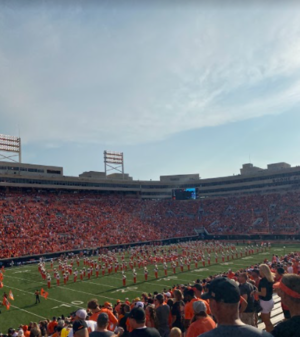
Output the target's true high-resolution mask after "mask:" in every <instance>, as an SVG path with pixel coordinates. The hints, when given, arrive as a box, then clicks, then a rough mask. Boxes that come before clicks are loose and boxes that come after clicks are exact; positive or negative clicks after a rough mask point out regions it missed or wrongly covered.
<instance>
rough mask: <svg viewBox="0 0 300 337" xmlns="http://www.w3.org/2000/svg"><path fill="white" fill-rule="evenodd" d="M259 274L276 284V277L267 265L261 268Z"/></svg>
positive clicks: (262, 265)
mask: <svg viewBox="0 0 300 337" xmlns="http://www.w3.org/2000/svg"><path fill="white" fill-rule="evenodd" d="M259 274H260V276H261V277H263V278H266V279H267V280H268V281H269V282H274V275H273V273H272V272H271V270H270V267H269V266H268V265H267V264H265V263H263V264H261V265H260V266H259Z"/></svg>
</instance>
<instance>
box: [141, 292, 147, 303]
mask: <svg viewBox="0 0 300 337" xmlns="http://www.w3.org/2000/svg"><path fill="white" fill-rule="evenodd" d="M141 299H142V301H143V302H148V294H147V293H142V296H141Z"/></svg>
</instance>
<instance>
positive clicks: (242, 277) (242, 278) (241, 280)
mask: <svg viewBox="0 0 300 337" xmlns="http://www.w3.org/2000/svg"><path fill="white" fill-rule="evenodd" d="M238 280H239V283H240V284H244V283H246V282H247V280H248V277H247V274H246V273H240V274H239V277H238Z"/></svg>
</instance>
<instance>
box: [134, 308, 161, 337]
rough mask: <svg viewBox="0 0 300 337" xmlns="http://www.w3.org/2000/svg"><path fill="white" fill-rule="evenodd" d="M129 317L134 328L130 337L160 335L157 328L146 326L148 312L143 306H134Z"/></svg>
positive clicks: (153, 336)
mask: <svg viewBox="0 0 300 337" xmlns="http://www.w3.org/2000/svg"><path fill="white" fill-rule="evenodd" d="M128 318H129V323H130V326H131V328H132V331H131V332H130V334H129V337H160V334H159V332H158V331H157V330H156V329H155V328H147V327H146V314H145V311H144V310H143V309H142V308H139V307H135V308H133V309H132V310H131V311H130V313H129V316H128Z"/></svg>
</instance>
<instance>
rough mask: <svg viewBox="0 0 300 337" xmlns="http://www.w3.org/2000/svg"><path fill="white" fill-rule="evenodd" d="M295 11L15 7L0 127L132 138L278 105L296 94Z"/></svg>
mask: <svg viewBox="0 0 300 337" xmlns="http://www.w3.org/2000/svg"><path fill="white" fill-rule="evenodd" d="M23 10H24V9H23ZM134 11H135V12H134ZM24 14H26V15H24ZM15 20H17V21H18V23H19V25H18V26H16V25H15V24H14V21H15ZM299 22H300V14H299V11H297V10H295V9H293V8H290V9H287V10H284V9H282V8H277V9H276V8H275V9H274V10H271V9H270V8H267V7H266V8H264V9H262V8H256V7H254V6H252V8H247V7H244V8H241V9H234V8H233V7H232V8H227V9H222V8H219V7H217V6H216V7H215V8H208V7H200V6H197V5H194V7H192V6H190V7H187V8H177V9H176V8H174V10H173V9H171V8H168V10H160V9H159V7H158V8H157V10H155V9H153V11H149V12H147V11H146V10H143V11H142V10H138V9H132V10H130V9H128V10H124V8H122V9H118V8H112V9H106V10H102V9H101V8H94V9H92V8H88V9H87V10H85V11H84V10H82V8H78V7H77V8H76V9H75V10H70V9H68V10H67V9H64V10H60V11H59V12H57V11H56V10H53V11H49V10H47V8H46V9H44V10H40V11H37V12H35V11H28V12H26V13H24V12H22V11H21V10H18V9H17V10H15V11H13V13H12V12H10V13H8V15H6V16H4V15H3V17H2V24H1V27H0V28H1V33H0V78H1V82H0V118H1V124H2V127H3V129H5V130H3V129H2V130H1V131H2V132H4V131H5V132H13V126H14V125H16V123H18V124H19V125H20V128H21V133H22V137H23V141H24V142H33V141H39V142H45V144H48V146H50V147H52V146H56V141H70V142H75V141H78V138H79V137H80V140H79V141H80V142H84V141H86V142H92V143H97V142H102V143H103V142H106V143H107V144H113V143H124V144H131V143H136V142H152V141H155V140H157V139H164V138H166V137H168V136H170V135H172V134H174V133H177V132H180V131H185V130H189V129H194V128H201V127H205V126H214V125H220V124H223V123H229V122H232V121H237V120H243V119H247V118H252V117H259V116H262V115H265V114H273V113H274V114H278V113H282V112H284V111H286V110H287V109H289V108H290V107H292V106H294V105H295V104H298V103H299V99H300V95H299V92H300V91H299V89H300V88H299V82H298V81H297V78H298V74H299V71H300V57H299V56H300V55H299V54H300V23H299Z"/></svg>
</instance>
